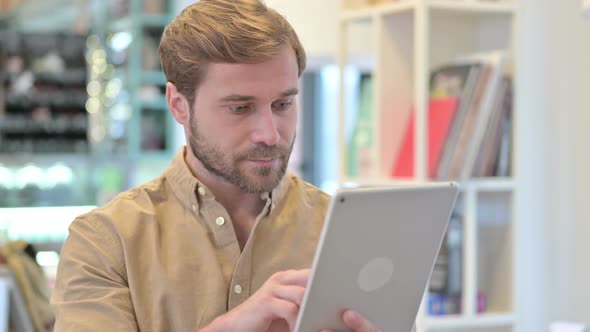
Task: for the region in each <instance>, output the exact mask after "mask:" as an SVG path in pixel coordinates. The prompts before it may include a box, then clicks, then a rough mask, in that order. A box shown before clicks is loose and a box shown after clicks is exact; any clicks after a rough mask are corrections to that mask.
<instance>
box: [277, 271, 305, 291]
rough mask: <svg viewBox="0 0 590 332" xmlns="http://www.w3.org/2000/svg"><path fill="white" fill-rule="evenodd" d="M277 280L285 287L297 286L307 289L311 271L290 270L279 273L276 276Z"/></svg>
mask: <svg viewBox="0 0 590 332" xmlns="http://www.w3.org/2000/svg"><path fill="white" fill-rule="evenodd" d="M275 278H276V280H277V281H278V282H279V283H281V284H284V285H297V286H301V287H305V286H306V285H307V279H308V278H309V269H304V270H289V271H283V272H278V273H276V275H275Z"/></svg>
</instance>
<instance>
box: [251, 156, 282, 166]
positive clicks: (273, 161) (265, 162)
mask: <svg viewBox="0 0 590 332" xmlns="http://www.w3.org/2000/svg"><path fill="white" fill-rule="evenodd" d="M248 161H250V162H252V163H254V164H256V165H258V166H273V165H275V164H276V163H278V162H279V158H272V159H266V158H264V159H248Z"/></svg>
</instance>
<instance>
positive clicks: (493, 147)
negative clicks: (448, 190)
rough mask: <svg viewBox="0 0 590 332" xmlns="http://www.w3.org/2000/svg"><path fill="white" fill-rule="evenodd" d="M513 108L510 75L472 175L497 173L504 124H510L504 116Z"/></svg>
mask: <svg viewBox="0 0 590 332" xmlns="http://www.w3.org/2000/svg"><path fill="white" fill-rule="evenodd" d="M511 108H512V84H511V79H510V78H509V77H505V78H504V79H503V80H502V83H501V86H500V89H499V94H498V98H496V102H495V105H494V108H493V111H492V114H491V117H490V121H489V123H488V126H487V129H486V133H485V136H484V139H483V141H482V147H481V148H480V149H479V154H478V156H477V159H476V162H475V165H474V167H473V170H472V173H471V176H472V177H490V176H494V175H496V172H495V168H496V165H497V161H498V159H499V155H500V148H501V143H502V137H503V130H504V125H508V124H507V123H506V122H505V121H504V118H505V117H506V116H508V115H507V112H510V111H511Z"/></svg>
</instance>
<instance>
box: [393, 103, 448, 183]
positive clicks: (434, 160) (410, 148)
mask: <svg viewBox="0 0 590 332" xmlns="http://www.w3.org/2000/svg"><path fill="white" fill-rule="evenodd" d="M458 104H459V98H457V97H448V98H436V99H431V100H430V101H429V103H428V177H429V178H434V177H435V176H436V169H437V166H438V160H439V158H440V155H441V153H442V150H443V147H444V143H445V141H446V139H447V135H448V133H449V129H450V128H451V124H452V123H453V118H454V115H455V112H456V111H457V106H458ZM414 123H415V112H414V110H413V109H412V112H411V113H410V120H409V121H408V126H407V127H406V132H405V134H404V137H403V140H402V145H401V148H400V151H399V154H398V156H397V159H396V161H395V164H394V167H393V170H392V174H391V175H392V176H393V177H413V176H414V130H415V124H414Z"/></svg>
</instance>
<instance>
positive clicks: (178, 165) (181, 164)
mask: <svg viewBox="0 0 590 332" xmlns="http://www.w3.org/2000/svg"><path fill="white" fill-rule="evenodd" d="M185 153H186V146H184V147H182V148H181V149H180V151H179V152H178V153H177V154H176V156H175V157H174V159H173V160H172V163H171V164H170V166H168V169H166V171H165V172H164V177H165V178H166V179H167V181H169V182H170V189H171V190H172V191H173V192H174V193H175V194H176V196H177V197H178V199H179V200H180V202H181V204H182V205H183V206H184V207H185V208H187V209H189V210H190V209H192V210H193V211H197V210H199V209H200V205H201V204H202V203H203V202H204V201H209V200H214V199H215V197H214V196H213V194H212V193H211V191H210V190H209V188H207V186H205V185H204V184H203V183H202V182H200V181H199V179H198V178H197V177H196V176H194V175H193V173H192V172H191V170H190V169H189V167H188V165H187V163H186V161H185V159H184V156H185ZM291 177H292V175H291V174H289V173H287V174H285V176H283V178H282V179H281V181H280V182H279V184H278V186H277V187H276V188H275V189H273V190H272V192H270V193H264V194H261V196H260V197H261V198H262V199H263V200H271V204H270V206H271V208H270V210H269V213H270V212H271V211H272V210H274V207H276V206H278V205H279V204H280V202H281V201H282V200H283V198H284V197H285V194H286V192H287V190H288V188H289V183H290V181H289V179H291Z"/></svg>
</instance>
